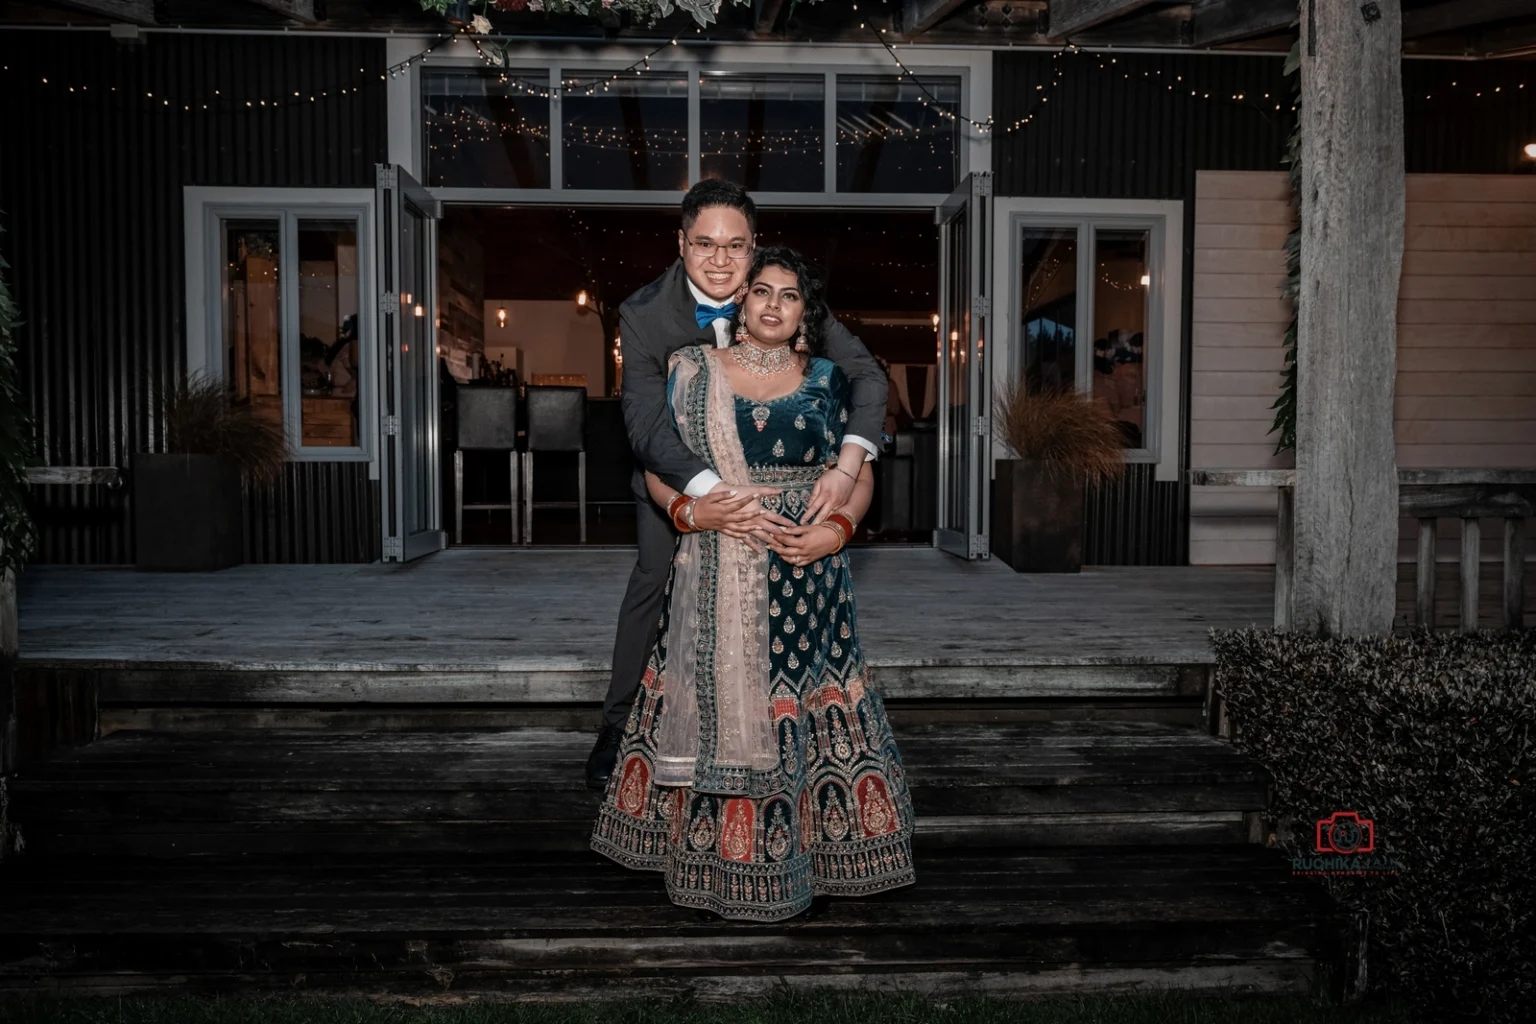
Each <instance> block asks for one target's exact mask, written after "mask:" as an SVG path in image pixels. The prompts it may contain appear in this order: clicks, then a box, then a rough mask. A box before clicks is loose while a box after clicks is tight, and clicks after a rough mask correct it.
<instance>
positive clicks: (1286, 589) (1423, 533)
mask: <svg viewBox="0 0 1536 1024" xmlns="http://www.w3.org/2000/svg"><path fill="white" fill-rule="evenodd" d="M1189 482H1190V483H1191V484H1193V485H1195V486H1205V487H1273V488H1275V489H1276V494H1277V495H1278V498H1277V501H1276V516H1277V522H1276V534H1275V628H1276V629H1289V628H1290V626H1291V593H1292V590H1293V587H1294V585H1295V578H1296V547H1295V516H1296V471H1295V470H1294V469H1196V470H1191V471H1190V473H1189ZM1397 482H1398V507H1399V508H1400V509H1401V510H1402V514H1403V515H1405V516H1412V517H1413V518H1415V519H1417V520H1418V521H1419V551H1418V567H1417V577H1416V591H1415V592H1416V597H1415V612H1416V615H1415V623H1416V624H1417V625H1418V626H1420V627H1422V628H1424V629H1434V628H1435V541H1436V539H1437V532H1438V525H1439V520H1440V519H1442V518H1449V517H1455V518H1458V519H1460V520H1461V609H1460V610H1461V616H1460V618H1461V623H1460V625H1461V629H1462V630H1463V631H1465V632H1471V631H1473V630H1475V629H1477V596H1478V587H1479V585H1480V583H1481V572H1482V565H1481V555H1482V523H1481V520H1482V519H1485V518H1486V519H1503V520H1504V592H1503V605H1504V615H1503V618H1504V627H1505V628H1506V629H1519V628H1521V627H1522V626H1523V625H1524V614H1523V605H1524V602H1525V520H1526V519H1528V518H1530V516H1531V515H1532V509H1533V507H1536V470H1531V469H1400V470H1398V473H1397Z"/></svg>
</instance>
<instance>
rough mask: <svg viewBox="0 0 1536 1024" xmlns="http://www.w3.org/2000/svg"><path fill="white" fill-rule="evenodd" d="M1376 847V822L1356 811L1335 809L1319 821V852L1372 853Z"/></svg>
mask: <svg viewBox="0 0 1536 1024" xmlns="http://www.w3.org/2000/svg"><path fill="white" fill-rule="evenodd" d="M1375 849H1376V823H1375V822H1374V821H1372V820H1371V819H1370V818H1362V817H1360V815H1359V814H1358V813H1356V812H1355V811H1334V812H1333V813H1332V814H1330V815H1329V816H1328V817H1326V818H1320V819H1319V820H1318V822H1317V852H1318V853H1370V852H1371V851H1373V850H1375Z"/></svg>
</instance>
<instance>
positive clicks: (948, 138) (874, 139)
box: [837, 75, 960, 193]
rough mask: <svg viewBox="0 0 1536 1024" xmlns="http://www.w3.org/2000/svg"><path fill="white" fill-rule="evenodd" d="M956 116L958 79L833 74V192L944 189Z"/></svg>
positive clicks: (955, 172) (955, 159)
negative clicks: (835, 126)
mask: <svg viewBox="0 0 1536 1024" xmlns="http://www.w3.org/2000/svg"><path fill="white" fill-rule="evenodd" d="M959 112H960V79H959V78H924V79H922V80H921V85H919V84H918V82H917V81H914V80H912V79H910V78H908V79H902V78H896V77H893V76H890V75H838V76H837V190H838V191H839V192H943V193H948V192H950V191H951V190H953V189H954V187H955V183H956V182H957V181H958V180H959V171H960V126H959V123H958V122H957V121H956V120H955V115H957V114H958V113H959ZM946 115H948V116H946Z"/></svg>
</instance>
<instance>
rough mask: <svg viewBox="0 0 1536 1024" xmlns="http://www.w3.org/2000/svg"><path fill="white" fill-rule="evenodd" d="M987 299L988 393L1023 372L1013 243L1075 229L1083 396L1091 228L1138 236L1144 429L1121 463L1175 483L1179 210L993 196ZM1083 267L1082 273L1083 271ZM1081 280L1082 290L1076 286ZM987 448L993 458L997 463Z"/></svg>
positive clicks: (1092, 280)
mask: <svg viewBox="0 0 1536 1024" xmlns="http://www.w3.org/2000/svg"><path fill="white" fill-rule="evenodd" d="M993 213H994V216H995V218H996V219H995V220H994V222H993V224H994V228H995V233H994V236H993V246H994V248H993V252H992V259H993V263H992V266H993V268H994V269H993V287H994V291H993V295H994V296H995V301H996V307H995V308H996V309H997V310H998V311H999V312H1001V313H1003V314H1004V316H1003V318H1002V319H1001V320H1000V322H997V323H995V324H994V325H993V328H992V330H993V334H994V336H995V337H996V339H997V341H998V342H999V352H1000V358H997V359H994V360H993V364H992V388H993V394H997V393H999V390H1000V389H1001V388H1002V386H1003V385H1004V384H1006V383H1007V382H1009V381H1012V380H1017V379H1018V376H1019V374H1020V373H1021V372H1022V370H1023V346H1022V339H1020V338H1018V337H1017V332H1018V329H1019V316H1020V314H1021V312H1022V311H1021V310H1020V308H1019V301H1020V296H1019V294H1018V291H1019V288H1018V268H1019V259H1020V252H1019V243H1020V238H1021V234H1022V232H1023V230H1024V229H1025V228H1033V227H1046V228H1051V227H1072V228H1076V229H1077V230H1078V246H1077V258H1078V281H1079V287H1078V292H1077V316H1078V321H1077V322H1078V324H1079V327H1080V329H1079V331H1078V334H1077V339H1078V344H1077V351H1076V358H1077V374H1076V379H1077V386H1078V388H1079V389H1080V390H1082V391H1083V392H1085V393H1091V391H1092V387H1093V375H1092V373H1091V372H1090V371H1091V370H1092V367H1093V338H1094V334H1093V332H1092V331H1091V330H1090V329H1089V328H1090V327H1091V325H1092V323H1093V297H1094V289H1095V288H1097V286H1098V282H1097V280H1096V277H1095V275H1094V273H1093V258H1094V246H1093V236H1094V231H1095V230H1116V229H1131V230H1146V231H1148V232H1149V236H1150V242H1149V244H1148V246H1147V263H1148V268H1147V269H1148V274H1149V276H1150V277H1151V283H1150V284H1149V285H1148V290H1147V332H1146V333H1147V339H1146V341H1147V344H1146V350H1147V355H1146V362H1145V364H1144V365H1145V373H1146V387H1147V408H1146V429H1145V430H1144V432H1143V435H1142V438H1143V442H1144V444H1143V446H1142V447H1141V448H1133V449H1130V450H1128V451H1127V452H1126V460H1127V461H1129V462H1134V463H1151V464H1154V465H1155V466H1156V471H1155V476H1156V479H1158V480H1162V481H1177V480H1178V479H1179V408H1180V405H1179V390H1180V387H1181V381H1182V374H1183V365H1182V363H1183V344H1182V341H1181V339H1182V337H1183V311H1184V301H1183V295H1184V204H1183V202H1181V201H1177V200H1140V199H1034V198H999V199H995V200H994V201H993ZM1085 268H1086V270H1085ZM1083 282H1086V283H1087V286H1086V287H1084V286H1083V284H1082V283H1083ZM1005 457H1006V453H1004V452H1003V451H1002V450H1001V449H1000V448H998V447H997V446H994V458H1005Z"/></svg>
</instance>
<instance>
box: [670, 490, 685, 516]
mask: <svg viewBox="0 0 1536 1024" xmlns="http://www.w3.org/2000/svg"><path fill="white" fill-rule="evenodd" d="M686 504H688V495H686V494H674V495H673V496H672V500H671V501H669V502H667V518H668V519H671V520H672V521H673V522H676V521H677V514H678V513H679V512H681V511H682V510H683V506H684V505H686Z"/></svg>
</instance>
